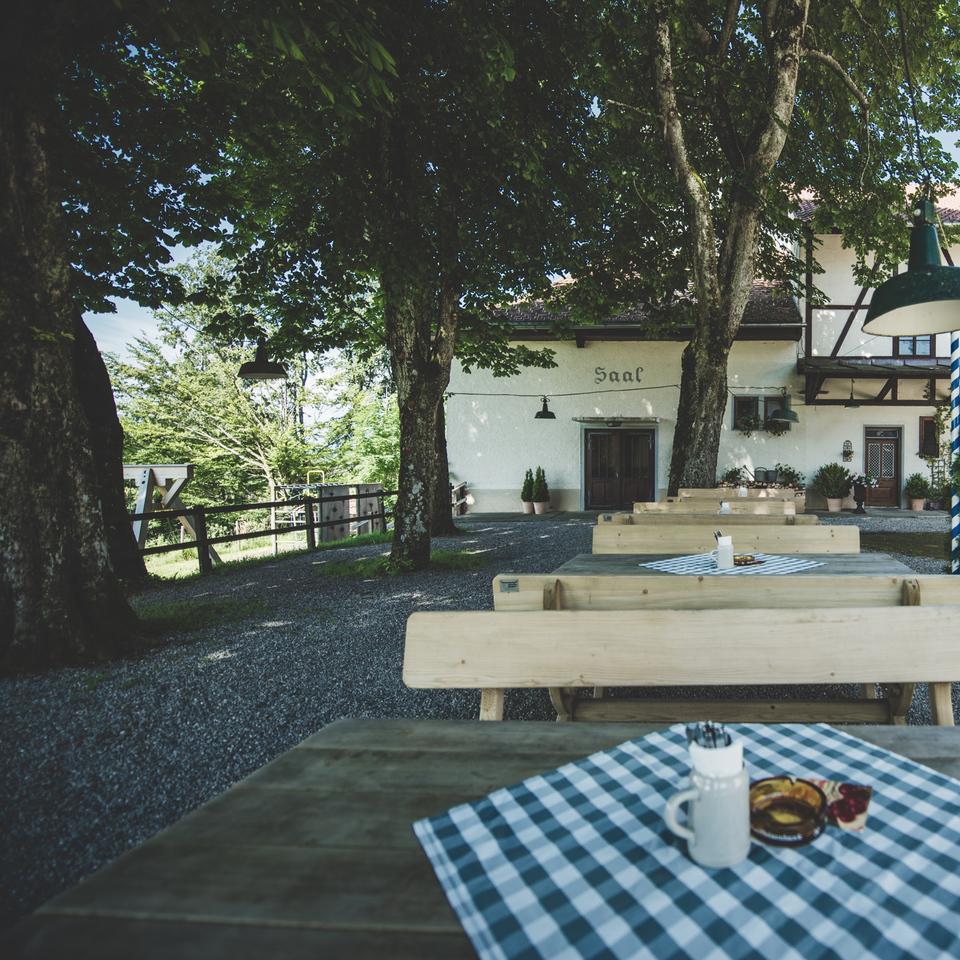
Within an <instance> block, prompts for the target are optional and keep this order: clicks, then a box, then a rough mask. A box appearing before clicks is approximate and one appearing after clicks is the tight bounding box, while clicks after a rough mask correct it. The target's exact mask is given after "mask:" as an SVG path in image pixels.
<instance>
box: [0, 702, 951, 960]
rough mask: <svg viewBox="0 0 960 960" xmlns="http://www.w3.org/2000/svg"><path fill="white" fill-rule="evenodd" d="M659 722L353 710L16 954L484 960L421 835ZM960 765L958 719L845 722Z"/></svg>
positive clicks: (16, 939)
mask: <svg viewBox="0 0 960 960" xmlns="http://www.w3.org/2000/svg"><path fill="white" fill-rule="evenodd" d="M661 727H662V725H660V724H626V723H624V724H618V723H607V724H593V723H572V724H571V723H563V724H557V723H534V722H531V721H527V722H506V723H494V722H487V723H481V722H475V721H456V720H341V721H339V722H337V723H334V724H331V725H330V726H328V727H326V728H324V729H323V730H321V731H320V732H319V733H317V734H316V735H314V736H312V737H310V738H309V739H308V740H305V741H304V742H303V743H302V744H300V745H299V746H297V747H294V749H292V750H289V751H288V752H287V753H285V754H283V755H281V756H280V757H278V758H277V759H276V760H274V761H273V762H272V763H270V764H268V765H267V766H265V767H263V768H261V769H260V770H258V771H256V772H255V773H254V774H253V775H252V776H250V777H248V778H247V779H246V780H244V781H242V782H241V783H238V784H237V785H236V786H234V787H233V788H232V789H230V790H228V791H227V792H226V793H224V794H222V795H221V796H219V797H217V798H216V799H214V800H212V801H211V802H210V803H208V804H206V805H205V806H203V807H201V808H200V809H198V810H196V811H194V812H193V813H192V814H189V815H188V816H186V817H184V818H183V819H182V820H181V821H180V822H179V823H176V824H174V825H173V826H172V827H170V828H169V829H167V830H164V831H163V832H162V833H160V834H158V835H157V836H156V837H154V838H153V839H151V840H148V841H147V842H146V843H144V844H142V845H141V846H139V847H137V848H136V849H134V850H132V851H130V852H129V853H127V854H125V855H124V856H122V857H120V858H119V859H118V860H116V861H115V862H114V863H112V864H110V865H109V866H107V867H105V868H104V869H102V870H100V871H99V872H98V873H96V874H94V875H93V876H92V877H90V878H89V879H87V880H85V881H84V882H83V883H81V884H79V885H78V886H76V887H74V888H73V889H72V890H68V891H67V892H66V893H64V894H62V895H60V896H59V897H57V898H55V899H53V900H51V901H50V902H49V903H47V904H45V905H44V906H43V907H41V908H40V910H38V911H37V912H36V913H35V914H33V915H32V916H31V917H28V918H27V919H26V920H24V921H23V922H21V923H20V924H19V925H18V926H16V927H14V928H12V930H11V931H8V934H7V939H6V942H5V943H0V949H2V950H3V955H4V956H6V957H10V958H13V957H30V958H39V957H44V958H58V960H59V958H61V957H70V958H71V960H88V958H89V960H94V958H96V960H113V958H116V960H138V958H156V960H161V958H162V960H171V958H178V960H179V958H182V957H191V958H193V957H196V958H204V960H217V958H221V957H222V958H227V957H229V958H231V960H244V958H257V960H262V958H274V957H277V958H284V960H301V958H303V960H307V958H310V960H316V958H318V957H350V958H365V957H378V958H382V957H391V958H400V960H404V958H411V960H413V958H418V960H429V958H433V957H472V956H474V953H473V950H472V948H471V947H470V944H469V941H468V940H467V938H466V935H465V934H464V933H463V930H462V929H461V927H460V924H459V922H458V921H457V918H456V916H455V915H454V913H453V911H452V910H451V909H450V907H449V906H448V904H447V901H446V898H445V897H444V895H443V892H442V891H441V889H440V885H439V884H438V882H437V880H436V878H435V876H434V873H433V870H432V868H431V867H430V864H429V862H428V861H427V858H426V856H425V855H424V853H423V852H422V850H421V848H420V846H419V844H418V843H417V840H416V838H415V837H414V834H413V831H412V829H411V823H412V822H413V821H414V820H417V819H419V818H420V817H424V816H430V815H434V814H437V813H441V812H443V811H444V810H446V809H447V808H448V807H450V806H452V805H454V804H457V803H461V802H463V801H465V800H471V799H477V798H479V797H481V796H483V795H485V794H487V793H489V792H490V791H491V790H493V789H495V788H496V787H501V786H505V785H508V784H511V783H515V782H517V781H519V780H522V779H524V778H525V777H528V776H530V775H532V774H534V773H541V772H544V771H547V770H551V769H553V768H554V767H557V766H558V765H560V764H562V763H565V762H567V761H569V760H574V759H577V758H579V757H583V756H586V755H588V754H589V753H591V752H593V751H596V750H602V749H605V748H607V747H611V746H613V745H615V744H617V743H621V742H622V741H623V740H626V739H629V738H632V737H638V736H643V735H644V734H646V733H649V732H651V731H652V730H656V729H661ZM847 729H848V731H849V732H850V733H853V734H855V735H856V736H859V737H862V738H863V739H865V740H869V741H871V742H872V743H876V744H878V745H880V746H882V747H886V748H888V749H891V750H894V751H896V752H898V753H901V754H904V755H906V756H908V757H911V758H913V759H914V760H917V761H919V762H921V763H925V764H927V765H928V766H930V767H933V768H935V769H937V770H940V771H941V772H943V773H946V774H948V775H950V776H954V777H960V728H956V727H903V726H900V727H849V728H847Z"/></svg>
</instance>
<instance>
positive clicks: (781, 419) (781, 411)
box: [767, 392, 800, 423]
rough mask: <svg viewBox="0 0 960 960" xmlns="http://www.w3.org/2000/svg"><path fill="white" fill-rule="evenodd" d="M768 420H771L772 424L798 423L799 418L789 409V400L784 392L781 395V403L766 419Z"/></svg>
mask: <svg viewBox="0 0 960 960" xmlns="http://www.w3.org/2000/svg"><path fill="white" fill-rule="evenodd" d="M767 419H768V420H772V421H773V422H774V423H799V422H800V418H799V417H798V416H797V415H796V413H794V411H793V410H791V409H790V398H789V397H788V396H787V394H786V392H784V394H783V401H782V403H781V404H780V406H779V407H777V409H776V410H774V411H773V413H771V414H770V416H769V417H767Z"/></svg>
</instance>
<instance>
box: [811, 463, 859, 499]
mask: <svg viewBox="0 0 960 960" xmlns="http://www.w3.org/2000/svg"><path fill="white" fill-rule="evenodd" d="M850 481H851V473H850V471H849V470H848V469H847V468H846V467H845V466H843V464H840V463H825V464H824V465H823V466H822V467H821V468H820V469H819V470H818V471H817V472H816V473H815V474H814V475H813V483H812V484H811V486H812V487H813V489H814V490H815V491H816V492H817V493H819V494H820V496H821V497H826V498H827V499H828V500H834V499H837V498H843V497H845V496H846V495H847V494H848V493H849V492H850Z"/></svg>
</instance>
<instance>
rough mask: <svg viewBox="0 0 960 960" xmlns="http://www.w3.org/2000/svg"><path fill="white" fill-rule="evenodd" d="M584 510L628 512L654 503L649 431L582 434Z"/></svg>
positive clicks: (654, 481) (652, 447) (651, 444)
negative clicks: (635, 506) (643, 503)
mask: <svg viewBox="0 0 960 960" xmlns="http://www.w3.org/2000/svg"><path fill="white" fill-rule="evenodd" d="M584 443H585V445H586V449H585V453H584V458H583V462H584V464H585V471H584V472H585V476H584V508H585V509H587V510H621V509H622V510H632V509H633V504H634V501H636V500H655V499H656V478H655V476H654V457H653V450H654V446H653V444H654V437H653V431H652V430H584Z"/></svg>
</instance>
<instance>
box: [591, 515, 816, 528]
mask: <svg viewBox="0 0 960 960" xmlns="http://www.w3.org/2000/svg"><path fill="white" fill-rule="evenodd" d="M819 522H820V518H819V517H818V516H817V515H816V514H815V513H800V514H795V515H794V514H782V513H781V514H743V513H729V514H726V513H717V512H716V511H713V512H712V513H706V512H692V511H690V512H688V511H684V512H683V513H655V512H651V513H647V512H641V513H601V514H598V516H597V523H613V524H620V525H622V526H630V525H631V524H637V525H648V526H649V525H653V524H663V523H681V524H691V523H705V524H708V525H711V529H716V528H717V527H718V526H719V525H720V524H721V523H723V524H724V525H726V526H737V527H739V526H744V525H747V526H749V525H750V524H754V525H755V526H761V527H766V526H771V525H772V526H780V527H792V526H796V525H798V524H799V525H800V526H802V527H807V526H809V527H815V526H816V525H817V524H818V523H819Z"/></svg>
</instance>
